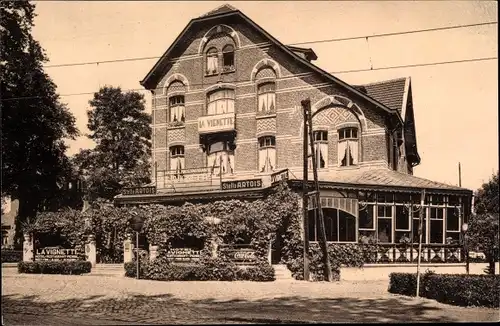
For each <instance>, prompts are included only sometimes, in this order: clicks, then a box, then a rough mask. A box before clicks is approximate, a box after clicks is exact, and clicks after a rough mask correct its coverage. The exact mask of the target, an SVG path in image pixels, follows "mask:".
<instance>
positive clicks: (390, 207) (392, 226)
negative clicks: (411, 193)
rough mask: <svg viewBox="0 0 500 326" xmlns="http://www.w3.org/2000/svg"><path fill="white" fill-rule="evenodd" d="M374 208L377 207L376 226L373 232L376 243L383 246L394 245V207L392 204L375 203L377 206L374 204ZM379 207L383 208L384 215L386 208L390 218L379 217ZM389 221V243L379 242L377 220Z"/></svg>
mask: <svg viewBox="0 0 500 326" xmlns="http://www.w3.org/2000/svg"><path fill="white" fill-rule="evenodd" d="M376 207H377V209H376V210H377V226H376V231H375V235H376V237H377V241H378V242H379V243H383V244H393V243H394V238H395V231H394V229H395V227H396V225H395V221H394V211H395V206H394V203H387V204H386V203H379V202H378V201H377V204H376ZM379 207H384V213H387V208H389V210H390V215H391V216H385V214H384V216H380V215H379V212H380V211H379ZM381 219H382V220H390V221H391V241H390V242H381V241H380V239H379V220H381Z"/></svg>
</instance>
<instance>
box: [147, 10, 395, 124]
mask: <svg viewBox="0 0 500 326" xmlns="http://www.w3.org/2000/svg"><path fill="white" fill-rule="evenodd" d="M230 16H238V17H239V18H242V19H243V20H244V21H245V22H246V23H248V24H249V25H251V26H252V27H253V28H254V29H255V30H257V31H258V32H260V33H261V34H263V35H264V36H265V37H267V38H268V39H269V40H270V41H271V42H272V43H274V44H275V45H277V46H278V47H280V48H281V49H282V50H283V51H284V52H286V53H287V54H288V55H290V56H291V57H292V58H293V59H295V61H298V62H299V63H301V64H303V65H304V66H306V67H308V68H310V69H312V70H313V71H316V72H317V73H319V74H321V75H323V76H324V77H326V78H328V79H330V80H331V81H332V82H334V83H335V84H337V85H339V86H341V87H343V88H344V89H346V90H347V91H348V92H351V93H353V94H355V95H357V96H358V97H360V98H363V99H365V100H366V101H368V102H370V103H372V104H373V105H375V107H377V108H380V109H382V110H384V111H386V112H388V113H393V114H396V116H397V117H398V119H399V120H400V121H401V122H402V118H401V114H400V112H399V111H397V110H393V109H391V108H389V107H387V106H386V105H385V104H383V103H380V102H379V101H377V100H375V99H373V98H372V97H370V96H368V95H367V94H365V93H363V92H361V91H360V90H358V89H356V88H355V87H353V86H351V85H349V84H347V83H346V82H344V81H342V80H340V79H338V78H337V77H335V76H333V75H332V74H330V73H328V72H326V71H325V70H323V69H321V68H319V67H318V66H316V65H314V64H312V63H311V62H309V61H308V60H306V59H304V58H302V57H301V56H299V55H298V54H297V53H294V52H293V51H292V50H291V49H290V48H289V47H287V46H285V45H284V44H283V43H281V42H280V41H278V40H277V39H276V38H275V37H274V36H272V35H271V34H269V33H268V32H266V31H265V30H264V29H263V28H262V27H260V26H259V25H257V24H256V23H255V22H254V21H253V20H251V19H250V18H248V16H246V15H245V14H244V13H242V12H241V11H239V10H235V9H234V8H233V7H232V6H229V5H224V6H222V7H219V8H216V9H214V10H212V11H210V12H209V13H207V14H205V15H203V16H201V17H198V18H195V19H192V20H191V21H190V22H189V24H188V25H187V26H186V27H185V28H184V30H183V31H182V32H181V34H180V35H179V36H178V37H177V38H176V39H175V41H174V42H173V43H172V44H171V45H170V47H169V48H168V49H167V51H166V52H165V53H164V54H163V55H162V57H161V58H160V59H159V60H158V62H157V63H156V64H155V65H154V67H153V68H152V69H151V70H150V71H149V73H148V74H147V75H146V77H145V78H144V79H143V80H142V81H141V82H140V83H141V85H142V86H144V87H146V88H147V89H150V87H152V84H154V83H155V82H156V81H157V80H158V79H159V78H160V77H159V74H158V70H159V69H161V68H162V67H165V66H166V65H167V64H168V57H169V54H170V53H171V51H172V50H173V48H174V47H175V46H176V45H177V43H178V42H179V41H180V40H181V39H182V38H183V36H184V35H185V34H186V33H187V32H188V31H189V30H190V29H191V28H192V27H193V26H194V25H196V24H199V23H202V22H205V21H207V20H211V19H220V18H222V17H230Z"/></svg>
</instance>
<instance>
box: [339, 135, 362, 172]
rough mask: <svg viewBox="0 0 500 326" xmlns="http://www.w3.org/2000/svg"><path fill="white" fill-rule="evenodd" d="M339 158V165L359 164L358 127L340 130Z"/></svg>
mask: <svg viewBox="0 0 500 326" xmlns="http://www.w3.org/2000/svg"><path fill="white" fill-rule="evenodd" d="M338 160H339V162H338V163H339V166H351V165H357V164H358V129H357V128H343V129H340V130H339V145H338Z"/></svg>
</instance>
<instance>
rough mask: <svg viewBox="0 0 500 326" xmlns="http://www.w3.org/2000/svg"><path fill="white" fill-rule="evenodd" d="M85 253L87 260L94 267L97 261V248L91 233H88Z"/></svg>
mask: <svg viewBox="0 0 500 326" xmlns="http://www.w3.org/2000/svg"><path fill="white" fill-rule="evenodd" d="M85 254H86V257H87V261H89V262H90V263H91V264H92V267H95V265H96V263H97V248H96V243H95V237H94V236H93V235H89V236H88V238H87V243H86V244H85Z"/></svg>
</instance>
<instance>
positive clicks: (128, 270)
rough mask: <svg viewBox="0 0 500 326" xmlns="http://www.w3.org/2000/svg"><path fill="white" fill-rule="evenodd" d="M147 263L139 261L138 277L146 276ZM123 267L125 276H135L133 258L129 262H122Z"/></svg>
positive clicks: (135, 264)
mask: <svg viewBox="0 0 500 326" xmlns="http://www.w3.org/2000/svg"><path fill="white" fill-rule="evenodd" d="M148 265H149V264H148V263H146V262H144V261H140V262H139V278H146V273H147V270H148ZM123 267H124V268H125V276H127V277H134V278H135V277H137V263H136V261H135V259H134V260H133V261H131V262H128V263H125V264H123Z"/></svg>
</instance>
